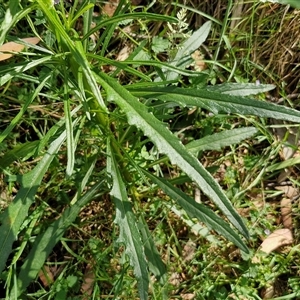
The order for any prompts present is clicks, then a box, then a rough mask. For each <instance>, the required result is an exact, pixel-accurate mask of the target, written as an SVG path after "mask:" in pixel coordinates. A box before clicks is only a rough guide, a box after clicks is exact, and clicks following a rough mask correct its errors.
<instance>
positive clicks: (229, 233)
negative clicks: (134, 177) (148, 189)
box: [143, 170, 249, 253]
mask: <svg viewBox="0 0 300 300" xmlns="http://www.w3.org/2000/svg"><path fill="white" fill-rule="evenodd" d="M143 172H144V173H145V174H146V175H147V176H148V177H149V178H150V179H151V180H152V181H153V182H154V183H156V184H157V185H158V186H159V187H160V188H161V189H162V190H163V191H164V192H165V193H166V194H167V195H169V196H170V197H171V199H173V200H174V201H175V202H176V203H177V204H179V205H180V206H181V207H182V208H183V209H184V210H185V211H186V212H187V214H188V215H189V216H190V217H191V218H197V219H198V220H199V221H201V222H203V223H205V224H206V225H207V226H208V227H209V228H210V229H213V230H215V231H217V232H218V233H220V234H221V235H222V236H224V237H225V238H226V239H228V240H229V241H231V242H232V243H234V244H235V245H236V246H237V247H239V248H240V249H241V250H243V251H244V252H246V253H248V252H249V250H248V248H247V246H246V245H245V243H244V242H243V241H242V239H241V238H240V237H239V235H238V234H237V233H236V232H235V231H234V230H233V229H232V228H231V227H230V226H229V225H228V224H227V223H226V222H225V221H224V220H223V219H221V218H220V217H219V216H218V215H216V214H215V213H214V212H213V211H212V210H210V209H209V208H207V207H206V206H205V205H203V204H200V203H197V202H196V201H195V200H194V199H192V198H190V197H189V196H187V195H186V194H185V193H183V192H182V191H181V190H180V189H178V188H176V187H174V186H173V185H172V184H170V183H169V182H168V181H167V180H165V179H163V178H159V177H156V176H154V175H152V174H151V173H149V172H147V171H145V170H143Z"/></svg>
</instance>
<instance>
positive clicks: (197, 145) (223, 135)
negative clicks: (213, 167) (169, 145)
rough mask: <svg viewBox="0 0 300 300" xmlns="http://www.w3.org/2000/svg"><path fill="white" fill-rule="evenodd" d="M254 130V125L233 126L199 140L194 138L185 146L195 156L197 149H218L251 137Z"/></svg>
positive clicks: (255, 130)
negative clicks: (230, 128) (233, 127)
mask: <svg viewBox="0 0 300 300" xmlns="http://www.w3.org/2000/svg"><path fill="white" fill-rule="evenodd" d="M256 132H257V129H256V128H255V127H243V128H235V129H232V130H226V131H222V132H217V133H215V134H212V135H208V136H205V137H203V138H201V139H199V140H194V141H192V142H190V143H188V144H187V145H185V148H186V149H187V150H188V151H189V152H191V153H192V154H193V155H195V156H197V155H198V153H199V151H204V150H220V149H221V148H223V147H226V146H230V145H233V144H238V143H240V142H241V141H242V140H244V139H247V138H249V137H251V136H252V135H253V134H255V133H256Z"/></svg>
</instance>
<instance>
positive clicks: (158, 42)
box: [151, 36, 170, 54]
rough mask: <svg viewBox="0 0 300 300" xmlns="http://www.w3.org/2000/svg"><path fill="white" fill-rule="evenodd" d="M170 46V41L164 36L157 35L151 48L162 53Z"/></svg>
mask: <svg viewBox="0 0 300 300" xmlns="http://www.w3.org/2000/svg"><path fill="white" fill-rule="evenodd" d="M169 47H170V42H169V41H168V40H166V39H164V38H163V37H160V36H155V37H153V39H152V45H151V48H152V50H153V52H154V53H156V54H157V53H160V52H164V51H166V50H167V49H168V48H169Z"/></svg>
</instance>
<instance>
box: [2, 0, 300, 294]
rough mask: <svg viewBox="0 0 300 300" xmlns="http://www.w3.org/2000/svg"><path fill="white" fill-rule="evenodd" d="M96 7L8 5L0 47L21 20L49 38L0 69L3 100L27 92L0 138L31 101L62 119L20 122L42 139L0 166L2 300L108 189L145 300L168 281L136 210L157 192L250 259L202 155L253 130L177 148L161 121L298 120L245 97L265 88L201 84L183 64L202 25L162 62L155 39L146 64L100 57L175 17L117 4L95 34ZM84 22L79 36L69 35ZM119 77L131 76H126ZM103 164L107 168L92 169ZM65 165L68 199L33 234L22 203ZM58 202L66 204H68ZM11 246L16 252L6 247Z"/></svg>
mask: <svg viewBox="0 0 300 300" xmlns="http://www.w3.org/2000/svg"><path fill="white" fill-rule="evenodd" d="M94 3H95V1H88V0H86V1H82V2H80V1H74V4H73V5H72V6H71V7H70V8H69V11H68V12H66V6H67V5H66V6H64V2H63V1H60V4H58V6H54V4H53V2H52V1H50V0H49V1H44V0H36V1H33V2H26V1H25V4H22V5H21V3H20V1H15V0H10V1H9V4H8V7H7V10H6V14H5V18H4V20H3V22H2V25H1V34H0V43H3V42H4V41H5V39H7V38H9V37H12V36H11V35H12V32H11V29H12V28H14V27H17V25H18V23H20V22H25V20H26V22H27V24H28V26H29V28H31V30H32V32H33V33H34V34H36V35H39V34H41V35H42V38H43V34H45V36H46V37H47V39H46V38H45V41H44V42H43V43H42V44H41V45H40V46H31V47H32V48H33V49H34V53H31V54H30V56H29V55H28V57H27V58H26V59H25V55H24V59H23V56H21V55H20V56H19V60H16V61H14V60H12V61H11V62H10V63H9V64H5V65H3V67H2V68H1V70H0V76H1V77H0V85H1V86H2V87H5V88H4V91H3V93H2V94H3V95H4V96H5V95H7V99H9V92H10V91H11V89H13V86H14V83H16V82H19V81H22V82H23V83H24V82H26V85H27V87H28V89H27V92H26V93H27V95H26V96H24V97H23V98H22V99H19V101H20V103H21V104H22V108H21V110H20V112H19V113H18V114H17V115H16V116H15V117H14V118H13V119H12V120H11V122H10V124H9V125H8V126H6V128H5V129H4V130H3V131H2V132H1V135H0V141H1V142H3V141H5V140H11V139H12V138H13V137H12V135H13V132H14V129H15V127H16V126H17V125H19V124H22V122H24V118H25V117H26V118H28V120H30V116H28V112H29V107H30V105H32V104H40V103H42V102H43V101H48V102H50V104H52V105H54V104H55V103H56V102H61V103H62V105H61V110H63V112H64V118H62V119H60V120H59V121H55V120H54V119H52V120H51V124H48V126H49V128H47V131H46V132H44V131H42V130H41V129H40V128H38V127H37V126H35V125H34V122H29V121H28V123H29V125H30V126H31V128H30V129H31V132H36V134H37V136H38V138H37V139H36V140H31V139H30V138H29V137H28V138H27V139H28V141H27V142H26V143H24V144H22V142H19V143H18V145H17V146H16V147H15V148H14V149H12V150H11V151H7V152H6V153H5V154H4V156H3V157H2V159H1V161H0V166H1V169H2V170H3V172H5V173H6V175H7V177H8V180H9V181H11V182H14V181H15V182H16V186H17V187H18V193H17V195H16V196H15V198H14V201H13V202H12V203H10V204H9V205H8V206H7V207H6V208H5V210H4V211H3V212H2V213H1V215H0V221H1V227H0V236H1V237H2V239H1V242H0V257H1V261H0V271H1V272H2V271H3V270H4V269H5V268H8V271H7V273H8V275H7V276H6V284H7V297H11V298H12V299H13V298H15V299H17V298H18V297H20V295H22V293H23V292H24V291H25V290H26V288H27V287H28V285H29V284H30V283H31V282H32V281H33V280H34V279H35V278H36V277H37V275H38V272H39V271H40V269H41V268H42V267H43V265H44V263H45V261H46V259H47V257H48V256H49V255H50V253H51V251H52V250H53V248H54V246H55V245H56V244H57V243H58V242H59V241H60V240H61V239H62V237H63V235H64V233H65V232H66V230H67V229H68V228H69V227H70V226H71V225H72V223H73V222H74V221H75V219H76V217H77V216H78V214H79V212H80V210H81V208H82V207H84V206H85V205H86V204H87V203H88V202H90V201H91V200H92V199H95V198H99V197H100V196H101V195H103V194H106V193H108V192H110V195H111V198H112V200H113V202H114V204H115V208H116V216H115V223H116V225H117V226H118V228H119V233H118V235H119V237H118V240H117V242H118V243H119V244H122V245H123V246H124V254H125V256H127V257H128V261H129V264H130V265H131V267H132V268H133V272H134V275H135V277H136V278H137V281H138V293H139V296H140V298H141V299H147V298H148V286H149V271H150V272H151V273H153V274H154V275H155V276H156V277H157V278H158V279H159V280H160V282H161V284H162V285H164V284H166V276H165V275H166V269H165V265H164V264H163V262H162V260H161V258H160V256H159V253H158V250H157V249H156V247H155V244H154V241H153V239H152V236H151V234H150V231H149V229H148V226H147V224H146V221H145V219H144V215H143V205H142V202H143V201H147V198H148V195H151V193H153V191H155V190H157V189H161V190H162V191H163V192H164V193H165V194H166V195H167V196H168V197H169V198H170V199H171V201H172V203H175V204H176V205H178V206H179V207H181V208H183V209H184V210H185V212H186V213H187V215H188V216H189V217H190V218H197V219H198V220H199V221H201V222H203V223H205V224H206V225H207V226H208V227H209V228H210V229H213V230H215V231H216V232H218V233H219V234H221V235H223V236H224V237H225V238H226V239H228V240H229V241H230V242H232V243H234V244H235V245H237V246H238V247H240V249H241V250H242V251H243V252H245V253H247V252H248V248H247V246H246V243H245V242H244V240H243V239H242V238H241V236H240V235H239V234H241V235H242V236H243V237H244V238H246V239H248V238H249V234H248V230H247V228H246V226H245V225H244V223H243V220H242V218H241V217H240V216H239V214H238V213H237V212H236V211H235V209H234V208H233V206H232V204H231V202H230V200H229V199H228V198H227V196H226V195H225V193H224V192H223V191H222V189H221V187H220V186H219V184H218V183H217V182H216V180H215V179H214V178H213V176H212V175H211V174H210V173H209V172H208V171H207V170H206V169H205V168H204V167H203V166H202V164H201V163H200V162H199V160H198V155H199V152H200V151H203V150H207V149H220V148H221V147H224V146H228V145H231V144H236V143H238V142H240V141H241V140H243V139H245V138H248V137H250V136H252V135H253V134H254V133H255V132H256V131H257V130H256V129H255V128H253V127H245V128H238V129H233V130H228V131H224V132H221V133H217V134H212V135H211V136H209V137H208V136H207V137H205V138H204V139H199V140H195V141H192V142H191V143H190V144H187V145H183V144H182V142H181V141H180V139H179V138H178V137H177V136H176V135H175V134H174V133H173V132H172V131H171V130H170V129H169V128H168V125H167V124H166V123H163V121H164V122H168V121H169V120H172V119H173V118H174V114H175V111H176V108H178V107H179V108H185V107H188V108H195V107H196V108H198V109H204V110H208V111H211V112H212V113H213V114H218V113H220V112H223V113H227V114H240V115H255V116H259V117H265V118H278V119H282V120H288V121H291V122H300V113H299V112H298V111H296V110H293V109H289V108H286V107H283V106H278V105H275V104H272V103H268V102H264V101H258V100H255V99H252V98H246V97H244V96H247V95H250V94H257V93H261V92H264V91H266V90H268V89H270V88H272V86H264V85H261V86H255V85H251V84H249V85H234V84H228V85H221V86H214V87H209V88H208V87H207V88H206V87H203V85H204V83H205V78H206V77H205V76H203V75H206V74H205V73H204V74H203V73H198V72H194V71H187V70H186V69H185V67H186V66H187V65H189V63H190V62H191V61H192V59H191V58H190V55H191V54H192V53H193V52H194V51H195V50H196V49H197V48H198V47H199V46H200V45H201V43H203V42H204V41H205V39H206V37H207V36H208V34H209V32H210V26H211V23H210V22H208V23H206V24H204V25H203V26H202V27H201V28H200V29H199V30H197V31H196V32H194V33H193V34H192V35H191V36H190V37H189V38H187V39H186V40H184V41H183V43H182V45H181V47H180V48H179V50H178V51H177V52H176V55H175V56H174V59H173V60H172V61H171V62H170V63H169V64H167V63H163V62H161V61H159V60H158V59H157V58H156V54H157V53H158V51H159V49H162V50H164V49H165V46H164V45H165V41H164V42H162V41H160V42H161V43H163V44H162V45H160V46H158V45H157V43H159V40H155V43H156V45H155V47H154V48H152V50H153V51H154V54H155V56H154V57H153V58H151V55H150V54H151V53H148V56H147V57H148V58H149V59H148V60H145V61H141V60H136V59H135V58H136V56H137V55H138V53H141V52H142V51H144V52H145V53H147V47H149V44H148V43H147V41H146V42H141V43H140V45H137V46H136V49H135V50H134V52H133V53H132V55H130V56H129V58H128V59H127V60H125V61H122V62H121V61H115V60H113V59H109V58H107V53H108V52H109V51H110V50H111V48H110V47H111V41H113V39H114V32H115V31H116V30H118V28H119V26H121V24H122V23H124V22H125V23H126V22H132V20H140V19H143V20H145V21H144V22H148V21H150V20H151V21H159V22H170V23H172V22H174V23H176V22H177V19H176V18H172V17H167V16H162V15H156V14H150V13H146V12H136V13H127V9H128V5H127V4H126V1H120V3H119V6H118V8H117V9H116V11H115V13H114V16H113V17H111V18H103V19H101V20H98V21H97V24H96V26H94V27H93V29H91V27H92V26H91V23H92V13H93V6H94ZM33 14H36V15H37V16H38V17H39V18H40V19H39V23H36V26H42V27H43V28H42V29H39V30H40V31H41V33H40V31H38V30H37V28H36V27H35V25H34V22H33V20H32V15H33ZM81 17H82V22H83V24H82V35H80V34H78V33H77V31H76V30H75V29H74V27H75V25H76V23H77V22H80V20H81ZM44 26H45V27H44ZM43 30H44V31H43ZM97 32H100V33H101V34H100V36H99V38H98V40H97V42H96V43H95V44H92V41H90V40H89V37H91V36H92V35H93V34H95V33H97ZM17 41H18V42H19V43H22V41H20V40H18V39H17ZM107 66H113V68H112V70H110V72H109V74H107V73H106V72H105V71H104V70H105V67H107ZM145 67H147V68H149V69H147V70H150V71H148V72H147V74H145V72H143V68H145ZM35 70H36V71H37V72H34V71H35ZM124 74H126V76H127V77H125V78H124ZM197 77H198V79H199V80H198V81H197V80H196V81H194V85H193V87H192V88H190V87H179V83H182V85H184V83H183V82H184V79H185V78H189V79H191V78H197ZM203 78H204V79H203ZM203 81H204V82H203ZM127 83H128V84H127ZM199 83H200V84H199ZM126 84H127V85H126ZM246 89H249V91H246ZM241 90H242V91H241ZM241 93H242V94H241ZM26 118H25V119H26ZM89 139H91V142H89ZM147 144H148V145H147ZM145 145H146V149H147V146H149V148H151V151H152V154H151V155H149V156H146V155H145V154H144V155H142V154H143V153H142V151H144V150H143V149H145V148H143V147H144V146H145ZM24 147H25V148H24ZM148 152H150V150H149V151H148ZM32 158H38V159H39V161H38V163H37V164H36V166H35V167H34V168H31V169H30V170H26V172H25V174H23V173H22V172H20V174H18V175H17V176H15V175H13V174H12V173H13V170H12V169H10V168H9V167H10V166H11V163H12V162H14V161H15V160H16V159H23V161H27V160H30V159H32ZM99 162H101V163H102V165H104V167H102V168H100V170H99V168H98V167H97V163H99ZM62 163H65V165H66V166H65V178H63V184H65V185H66V186H68V187H70V188H71V189H72V190H73V192H74V193H73V194H72V195H66V194H65V193H62V194H61V195H60V197H58V203H59V205H61V207H63V210H62V211H60V212H58V211H57V212H56V213H57V215H56V218H52V223H50V224H48V226H47V228H43V227H38V228H37V231H36V232H34V230H33V229H34V228H35V224H36V223H38V220H41V218H42V217H41V216H40V215H37V216H35V215H33V216H32V211H31V210H30V208H31V207H32V206H33V205H34V204H35V202H36V196H37V195H38V194H39V192H40V191H38V189H39V187H40V185H41V182H42V180H43V178H44V177H45V176H51V173H53V172H55V168H58V167H59V165H60V164H62ZM168 165H177V166H178V167H179V168H180V170H181V171H180V176H179V179H181V181H182V182H183V183H184V182H188V181H190V180H192V181H194V182H195V183H196V184H197V185H198V186H199V188H200V189H201V190H202V191H203V193H204V194H205V195H207V196H208V197H209V198H210V199H211V200H212V201H213V202H214V204H215V205H216V207H217V208H218V209H219V210H220V211H221V212H222V213H223V215H224V216H225V217H226V219H227V221H228V222H227V221H225V220H224V219H223V218H221V217H219V216H218V214H216V213H215V212H214V211H213V210H212V209H210V208H208V207H207V206H205V205H204V204H200V203H197V202H195V201H194V199H192V198H191V197H190V196H189V195H188V194H187V193H184V192H183V191H182V190H181V189H179V188H178V187H177V186H176V183H173V181H172V180H171V179H170V180H169V179H166V178H164V174H165V172H166V170H165V169H166V167H167V166H168ZM21 171H23V170H21ZM21 174H23V175H21ZM70 198H71V200H70ZM64 201H68V203H67V205H65V203H64ZM164 201H166V202H167V201H168V200H167V197H165V198H164V197H162V199H161V203H162V205H163V203H164ZM28 214H30V216H31V217H30V218H29V217H28ZM28 220H29V221H30V222H29V221H28ZM228 223H231V224H232V225H233V226H234V227H235V229H236V230H237V231H238V233H237V232H236V230H235V229H233V228H232V227H231V226H230V225H229V224H228ZM21 237H22V239H21ZM17 239H19V241H20V245H19V247H17V248H16V249H14V247H13V243H14V242H15V241H16V240H17ZM10 256H11V257H12V258H11V257H10ZM17 262H18V263H20V262H21V266H19V265H18V266H17ZM148 269H149V271H148ZM68 278H69V279H70V280H68ZM68 278H67V279H66V280H65V281H62V283H60V284H59V285H57V286H56V288H57V290H58V291H59V292H60V293H63V297H65V295H66V293H67V292H68V290H69V289H70V288H71V287H72V285H73V281H74V280H75V279H76V277H72V278H71V277H68ZM71 281H72V282H71ZM220 293H221V291H220Z"/></svg>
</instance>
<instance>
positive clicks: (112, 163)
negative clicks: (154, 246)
mask: <svg viewBox="0 0 300 300" xmlns="http://www.w3.org/2000/svg"><path fill="white" fill-rule="evenodd" d="M108 154H109V156H110V158H109V162H108V164H107V165H108V172H109V173H110V174H111V178H112V179H113V188H112V191H111V195H112V197H113V200H114V202H115V205H116V218H115V223H116V224H117V225H118V226H119V228H120V235H119V238H118V242H119V243H122V244H123V245H124V247H125V253H126V254H127V256H128V258H129V261H130V265H131V266H132V267H133V270H134V275H135V277H136V278H137V281H138V290H139V294H140V298H141V299H142V300H147V299H148V286H149V275H148V264H147V261H146V257H145V253H144V248H143V243H142V239H141V235H140V232H139V230H138V226H137V221H136V218H135V215H134V213H133V211H132V204H131V203H130V202H129V200H128V197H127V191H126V187H125V184H124V182H123V179H122V176H121V174H120V170H119V166H118V165H117V162H116V158H115V156H114V153H113V152H112V151H111V147H108Z"/></svg>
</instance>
